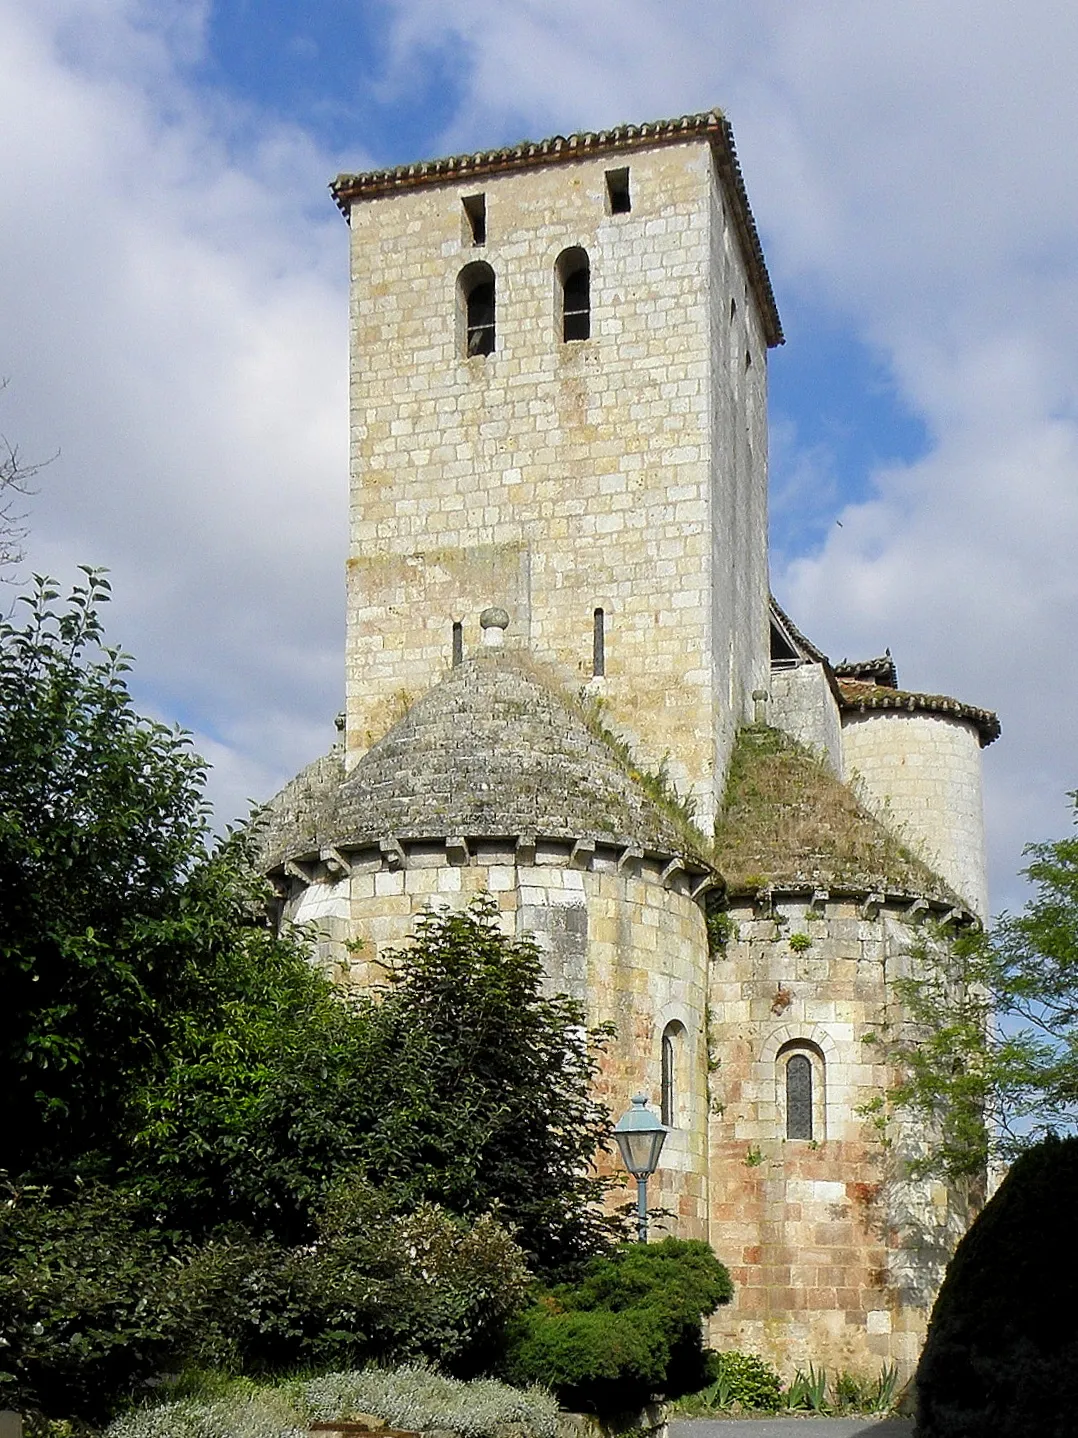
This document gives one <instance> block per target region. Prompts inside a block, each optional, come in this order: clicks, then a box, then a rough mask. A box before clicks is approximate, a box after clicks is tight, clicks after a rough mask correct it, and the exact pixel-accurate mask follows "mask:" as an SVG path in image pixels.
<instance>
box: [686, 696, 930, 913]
mask: <svg viewBox="0 0 1078 1438" xmlns="http://www.w3.org/2000/svg"><path fill="white" fill-rule="evenodd" d="M714 862H715V865H716V867H717V868H718V869H719V870H720V872H721V873H722V874H723V876H724V878H725V879H726V882H727V886H728V889H729V890H730V892H732V893H735V894H736V893H748V892H755V891H756V890H757V889H760V888H762V887H768V886H780V887H785V886H794V887H814V888H815V887H820V888H837V889H853V890H861V891H865V892H868V891H871V890H875V889H878V890H883V891H884V892H891V893H896V892H897V893H905V894H927V895H932V896H936V897H939V898H946V899H948V900H951V901H952V902H956V901H955V900H954V899H953V896H952V895H951V894H950V893H949V891H948V890H947V888H946V886H945V885H944V883H943V881H942V880H941V879H940V878H938V877H937V875H935V874H934V873H933V872H932V870H931V869H930V868H929V867H928V866H927V864H924V863H922V861H921V860H920V859H918V858H917V857H916V856H915V855H913V854H912V853H910V851H909V850H908V849H907V848H906V847H904V846H903V845H902V844H901V843H899V841H898V840H897V839H896V838H895V837H894V836H893V835H892V834H890V833H889V832H888V831H887V830H886V829H885V828H884V827H883V825H882V824H880V823H879V822H878V821H877V820H876V819H874V818H873V817H872V816H871V815H870V814H869V813H867V812H866V811H865V810H864V809H863V808H862V807H861V805H860V804H859V803H858V801H857V798H856V796H855V795H854V794H853V792H852V791H851V790H850V789H849V788H847V786H846V785H844V784H842V783H840V782H839V780H838V779H837V778H836V777H835V776H834V775H833V774H832V773H831V772H830V771H829V770H828V768H827V767H826V765H825V764H824V763H823V761H822V760H821V759H820V758H818V757H817V756H816V755H815V754H813V753H811V752H810V751H809V750H808V749H805V748H804V747H802V746H801V745H800V744H798V743H796V742H795V741H794V740H793V739H790V738H789V737H787V736H786V735H785V734H782V733H780V732H779V731H778V730H777V729H769V728H767V727H766V726H765V725H762V724H754V725H751V726H749V727H748V728H746V729H742V730H741V732H740V733H739V735H738V738H737V743H736V744H735V746H734V752H733V756H732V758H731V761H730V771H729V774H728V777H727V783H726V796H725V800H724V803H723V809H722V813H721V815H720V816H719V819H718V822H717V823H716V826H715V850H714Z"/></svg>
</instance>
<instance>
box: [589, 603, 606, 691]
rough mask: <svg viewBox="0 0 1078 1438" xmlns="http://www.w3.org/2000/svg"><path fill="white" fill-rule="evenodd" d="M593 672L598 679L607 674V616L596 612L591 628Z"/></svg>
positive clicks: (599, 611)
mask: <svg viewBox="0 0 1078 1438" xmlns="http://www.w3.org/2000/svg"><path fill="white" fill-rule="evenodd" d="M591 672H592V673H593V674H594V675H595V677H596V678H597V679H601V678H602V676H603V675H604V674H605V673H606V615H605V614H604V613H603V611H602V610H601V609H597V610H596V611H595V614H594V617H593V619H592V628H591Z"/></svg>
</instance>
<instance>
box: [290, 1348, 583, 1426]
mask: <svg viewBox="0 0 1078 1438" xmlns="http://www.w3.org/2000/svg"><path fill="white" fill-rule="evenodd" d="M302 1395H303V1407H304V1411H305V1412H306V1413H307V1414H308V1416H309V1418H310V1419H312V1420H316V1421H317V1420H320V1421H323V1422H325V1421H326V1420H328V1419H333V1418H344V1417H347V1416H348V1415H349V1414H352V1413H376V1414H378V1416H379V1417H380V1418H384V1419H385V1420H386V1422H387V1423H389V1424H390V1425H392V1426H393V1427H397V1428H408V1429H414V1430H419V1431H422V1430H425V1429H430V1428H448V1429H451V1430H452V1431H453V1432H454V1433H459V1434H461V1435H462V1438H494V1435H495V1434H496V1433H497V1432H498V1429H499V1428H500V1427H502V1426H503V1425H507V1424H511V1425H513V1426H514V1427H520V1428H523V1429H524V1430H525V1431H526V1432H527V1433H529V1434H532V1435H534V1438H554V1434H555V1431H556V1429H557V1422H558V1405H557V1403H556V1401H555V1400H554V1398H553V1397H551V1395H550V1394H549V1393H547V1392H546V1391H545V1390H543V1389H541V1388H529V1389H526V1390H522V1389H519V1388H510V1387H508V1386H507V1385H506V1384H504V1383H498V1382H496V1381H495V1380H494V1379H492V1378H484V1379H476V1380H474V1381H473V1382H471V1383H463V1382H461V1381H460V1380H459V1379H454V1378H446V1377H444V1376H443V1375H442V1374H440V1373H435V1372H433V1371H432V1370H431V1369H429V1368H424V1367H418V1366H408V1367H403V1368H395V1369H388V1368H367V1369H364V1370H363V1371H362V1372H351V1373H327V1374H324V1375H323V1376H322V1377H321V1378H314V1379H311V1381H310V1382H308V1383H305V1384H304V1385H303V1389H302Z"/></svg>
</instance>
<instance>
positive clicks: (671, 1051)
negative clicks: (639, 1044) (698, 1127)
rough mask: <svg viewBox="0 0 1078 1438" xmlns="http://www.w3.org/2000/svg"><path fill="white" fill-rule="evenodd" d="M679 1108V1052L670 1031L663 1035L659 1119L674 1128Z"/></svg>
mask: <svg viewBox="0 0 1078 1438" xmlns="http://www.w3.org/2000/svg"><path fill="white" fill-rule="evenodd" d="M676 1107H677V1052H676V1049H675V1041H674V1035H673V1033H672V1032H671V1030H670V1029H667V1030H666V1032H665V1033H664V1034H663V1052H662V1088H661V1090H660V1102H659V1117H660V1118H661V1119H662V1121H663V1123H665V1124H667V1125H668V1126H669V1127H670V1128H673V1126H674V1113H675V1109H676Z"/></svg>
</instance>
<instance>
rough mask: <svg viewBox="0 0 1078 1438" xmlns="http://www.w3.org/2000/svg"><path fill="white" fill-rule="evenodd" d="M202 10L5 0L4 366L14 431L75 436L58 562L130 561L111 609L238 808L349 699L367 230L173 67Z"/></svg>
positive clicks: (0, 74)
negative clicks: (345, 676) (352, 294)
mask: <svg viewBox="0 0 1078 1438" xmlns="http://www.w3.org/2000/svg"><path fill="white" fill-rule="evenodd" d="M192 13H193V7H191V6H186V7H185V6H182V5H177V6H176V7H175V8H174V10H173V11H170V10H169V8H168V7H167V6H157V5H154V6H149V7H147V8H146V9H145V10H143V9H142V8H141V7H138V6H134V5H127V6H125V5H120V4H110V3H107V0H96V3H95V4H94V6H93V13H92V17H91V18H92V21H93V23H92V25H90V26H88V25H86V23H85V21H86V19H87V14H86V7H85V6H83V5H82V4H81V3H80V5H79V6H75V5H73V4H72V5H70V6H66V7H65V6H63V5H59V4H57V5H50V6H47V7H38V6H36V5H35V6H30V5H28V4H27V5H22V4H16V3H11V0H7V3H5V4H4V5H2V6H0V131H2V132H3V133H4V136H5V144H4V146H3V148H2V152H0V184H2V187H3V192H4V195H5V205H4V207H3V212H2V214H0V304H2V311H3V314H4V317H5V340H4V348H3V353H2V355H0V370H2V372H3V373H5V374H7V375H8V376H9V377H10V380H11V383H10V386H9V388H8V390H7V392H6V395H5V396H4V414H3V421H4V424H3V427H4V430H5V432H7V433H8V434H9V435H12V436H13V437H16V438H17V439H18V441H19V443H20V446H21V448H22V451H23V453H24V455H26V456H29V457H33V456H43V455H47V454H49V453H51V452H53V451H54V450H55V449H57V448H58V449H59V450H60V455H59V458H58V459H56V461H55V462H54V463H53V464H52V465H50V466H49V467H48V468H47V469H46V470H45V471H44V473H43V474H42V476H41V478H40V495H39V497H38V499H37V500H36V501H35V503H34V507H33V515H32V518H33V535H32V541H31V559H32V561H33V564H34V567H36V568H39V569H41V568H54V569H55V570H57V571H59V572H60V573H62V574H68V573H70V572H71V569H72V567H73V565H74V564H75V563H77V562H89V563H94V564H100V565H105V566H107V567H109V568H110V569H111V571H112V577H113V586H114V591H115V595H116V599H115V604H114V609H115V611H116V612H115V614H114V615H112V616H111V617H110V631H111V632H112V633H114V634H115V636H116V637H118V638H120V639H121V640H122V642H123V644H124V645H125V647H127V648H129V649H130V650H132V652H134V653H135V654H136V656H137V661H138V662H137V667H136V672H135V673H136V683H137V686H138V690H139V693H140V695H141V696H144V698H145V701H146V702H148V703H149V704H150V705H151V706H152V707H154V708H156V709H157V710H159V711H160V712H161V713H163V714H167V715H169V716H170V717H176V716H177V715H179V716H180V717H182V718H183V719H184V720H185V722H187V723H188V724H190V725H191V726H192V727H193V728H194V729H195V730H196V731H198V734H199V738H200V742H201V744H202V747H203V748H204V749H205V750H206V751H207V752H209V751H211V750H212V751H213V753H214V755H215V756H216V757H217V759H218V761H219V767H218V772H217V775H216V776H215V779H214V781H213V793H214V796H215V798H217V799H218V801H219V810H220V812H221V816H222V818H224V819H227V818H231V817H233V816H234V812H235V810H234V808H233V805H234V803H235V801H236V798H237V794H238V789H237V785H236V784H233V783H232V781H231V779H229V777H228V774H229V772H235V771H238V772H239V773H240V775H241V776H243V778H244V782H245V783H248V782H249V783H251V784H253V785H256V787H255V789H254V790H253V791H252V792H257V791H258V790H261V792H262V794H263V795H264V794H265V792H266V791H267V789H268V788H271V787H272V786H273V784H275V783H276V782H278V781H280V780H281V779H283V778H284V777H286V776H287V775H288V773H289V772H290V771H292V770H294V769H295V768H296V767H298V765H299V764H300V763H301V762H304V761H305V760H306V759H308V758H310V757H313V754H314V753H315V752H317V750H318V749H320V748H324V747H328V744H329V742H330V740H331V738H332V733H333V730H332V717H333V714H334V712H335V711H336V709H337V708H338V707H340V693H341V687H342V673H341V671H342V663H341V645H342V611H343V594H342V590H343V559H344V546H345V492H346V476H347V434H346V425H345V414H346V351H345V346H346V339H345V326H346V318H347V316H346V290H345V274H346V239H345V233H346V232H345V229H344V226H343V224H342V222H341V221H340V219H339V217H338V216H336V214H335V212H334V211H333V209H332V206H331V204H330V202H329V199H328V196H326V194H325V180H326V177H327V175H328V174H329V173H330V166H331V163H332V161H331V159H330V158H329V157H327V156H326V155H323V154H319V153H318V152H317V150H316V149H315V147H314V146H313V145H312V144H311V143H310V142H309V141H308V140H306V139H305V138H304V137H303V136H302V135H300V134H298V133H297V132H295V131H288V130H285V129H283V128H281V127H277V128H274V127H272V126H266V127H265V132H264V136H263V138H262V139H261V140H260V141H259V143H258V144H257V146H255V147H253V148H252V147H251V146H248V147H247V149H246V151H245V152H244V153H242V154H236V153H231V152H230V141H232V140H233V138H234V135H235V134H236V133H238V132H239V131H240V130H241V129H242V128H243V121H244V117H243V116H242V115H240V114H236V113H229V111H228V108H227V106H225V105H224V104H223V103H222V102H221V100H220V98H219V97H210V98H209V100H203V99H200V97H199V96H198V95H197V93H195V92H194V91H192V90H191V89H189V88H188V87H186V86H185V84H184V82H183V79H182V75H181V73H180V72H179V71H178V69H177V68H176V60H177V56H180V57H181V58H190V56H191V55H192V54H193V53H194V51H195V49H196V48H197V44H198V32H197V27H193V26H192V25H191V24H190V23H184V24H181V23H180V22H181V21H184V20H185V17H186V19H187V20H188V21H189V18H190V15H191V14H192ZM177 28H179V32H180V33H179V35H178V37H177ZM91 42H92V43H91ZM233 148H234V147H233ZM316 205H317V211H315V206H316ZM312 213H314V214H315V215H316V217H315V218H312ZM314 716H320V719H319V720H317V721H316V719H315V717H314ZM230 755H231V759H229V757H228V756H230ZM256 780H257V784H256ZM239 797H240V798H242V797H245V796H244V795H239Z"/></svg>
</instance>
